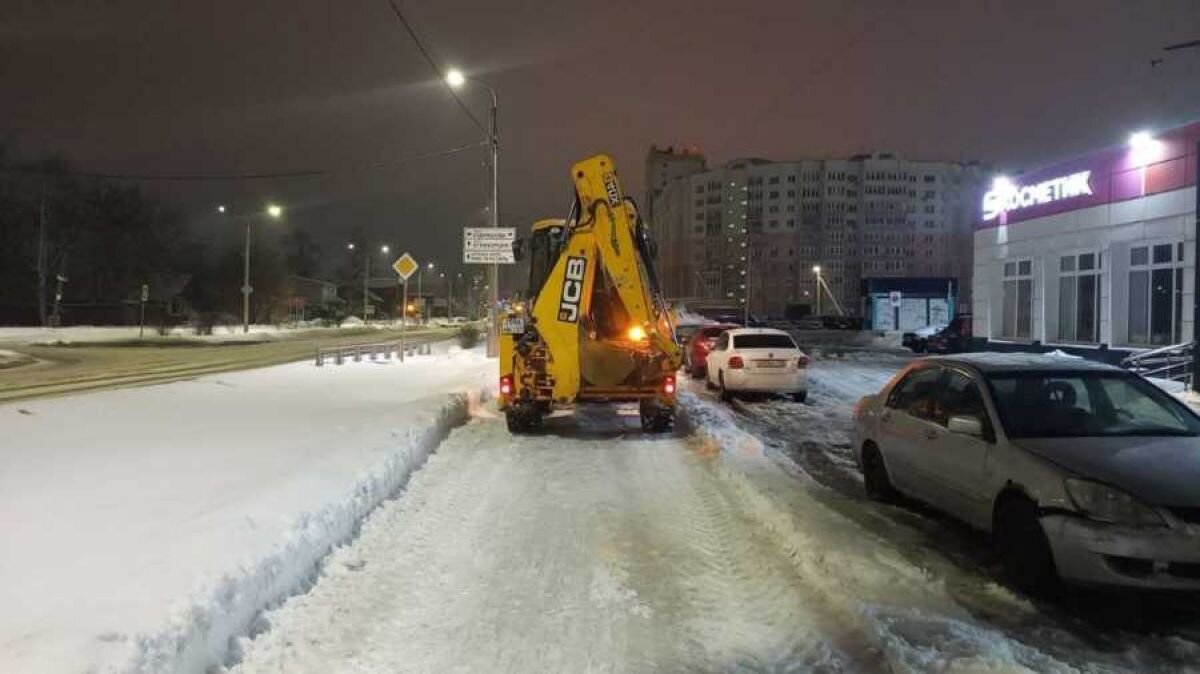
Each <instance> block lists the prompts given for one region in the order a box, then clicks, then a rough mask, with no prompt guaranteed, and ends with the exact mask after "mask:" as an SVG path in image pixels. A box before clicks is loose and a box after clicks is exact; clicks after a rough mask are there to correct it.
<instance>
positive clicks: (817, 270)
mask: <svg viewBox="0 0 1200 674" xmlns="http://www.w3.org/2000/svg"><path fill="white" fill-rule="evenodd" d="M813 273H814V274H816V275H817V316H818V317H819V316H820V315H821V265H819V264H818V265H814V266H813Z"/></svg>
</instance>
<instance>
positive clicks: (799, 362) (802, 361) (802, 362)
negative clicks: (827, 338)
mask: <svg viewBox="0 0 1200 674" xmlns="http://www.w3.org/2000/svg"><path fill="white" fill-rule="evenodd" d="M808 363H809V360H808V356H800V357H799V358H797V359H796V367H799V368H805V367H808Z"/></svg>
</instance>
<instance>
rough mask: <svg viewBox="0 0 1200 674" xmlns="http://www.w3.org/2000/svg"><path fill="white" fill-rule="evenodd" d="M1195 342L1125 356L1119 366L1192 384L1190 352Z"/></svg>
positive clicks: (1146, 374)
mask: <svg viewBox="0 0 1200 674" xmlns="http://www.w3.org/2000/svg"><path fill="white" fill-rule="evenodd" d="M1195 344H1196V343H1195V342H1185V343H1183V344H1172V345H1171V346H1164V347H1160V348H1157V349H1151V350H1149V351H1143V352H1141V353H1135V354H1133V355H1132V356H1127V357H1126V358H1125V359H1124V360H1122V361H1121V367H1123V368H1125V369H1127V370H1131V371H1133V372H1136V373H1138V374H1140V375H1142V376H1143V377H1156V378H1158V379H1170V380H1173V381H1181V382H1184V383H1185V384H1187V385H1188V386H1189V387H1190V386H1191V384H1192V375H1193V373H1192V362H1193V361H1192V352H1193V350H1194V349H1195V348H1196V347H1195Z"/></svg>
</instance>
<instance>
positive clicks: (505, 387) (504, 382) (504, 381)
mask: <svg viewBox="0 0 1200 674" xmlns="http://www.w3.org/2000/svg"><path fill="white" fill-rule="evenodd" d="M512 392H513V378H512V375H510V374H506V375H504V376H503V377H500V395H502V396H510V395H512Z"/></svg>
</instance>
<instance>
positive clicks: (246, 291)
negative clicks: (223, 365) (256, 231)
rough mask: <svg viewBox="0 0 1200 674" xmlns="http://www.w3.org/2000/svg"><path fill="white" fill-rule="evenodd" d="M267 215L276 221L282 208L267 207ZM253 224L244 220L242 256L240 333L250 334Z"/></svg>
mask: <svg viewBox="0 0 1200 674" xmlns="http://www.w3.org/2000/svg"><path fill="white" fill-rule="evenodd" d="M225 210H226V209H225V206H223V205H222V206H217V212H218V213H225ZM266 213H267V215H268V216H270V217H271V219H272V220H278V219H279V218H280V217H282V216H283V208H282V207H281V206H278V205H276V204H268V205H267V211H266ZM253 224H254V222H253V220H252V219H251V218H249V217H247V218H246V249H245V251H244V252H243V254H242V333H243V334H244V333H248V332H250V293H253V292H254V288H253V287H252V286H251V285H250V238H251V233H250V228H251V226H252V225H253Z"/></svg>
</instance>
